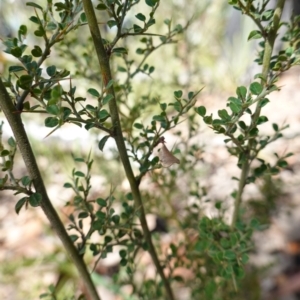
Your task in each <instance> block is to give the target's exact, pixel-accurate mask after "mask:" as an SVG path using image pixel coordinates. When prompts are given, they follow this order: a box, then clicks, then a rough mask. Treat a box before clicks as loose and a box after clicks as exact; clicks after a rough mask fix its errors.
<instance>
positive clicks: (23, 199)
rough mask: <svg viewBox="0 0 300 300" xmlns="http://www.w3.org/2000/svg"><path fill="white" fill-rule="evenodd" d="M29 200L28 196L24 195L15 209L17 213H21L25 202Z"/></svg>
mask: <svg viewBox="0 0 300 300" xmlns="http://www.w3.org/2000/svg"><path fill="white" fill-rule="evenodd" d="M27 200H28V197H24V198H22V199H20V200H19V201H18V202H17V203H16V205H15V211H16V213H17V214H19V212H20V210H21V208H22V207H23V206H24V204H25V203H26V202H27Z"/></svg>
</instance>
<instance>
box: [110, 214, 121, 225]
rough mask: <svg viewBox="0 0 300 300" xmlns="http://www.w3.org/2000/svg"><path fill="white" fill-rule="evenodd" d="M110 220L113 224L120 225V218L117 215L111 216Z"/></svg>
mask: <svg viewBox="0 0 300 300" xmlns="http://www.w3.org/2000/svg"><path fill="white" fill-rule="evenodd" d="M111 220H112V222H113V223H115V224H119V223H120V216H119V215H113V216H112V218H111Z"/></svg>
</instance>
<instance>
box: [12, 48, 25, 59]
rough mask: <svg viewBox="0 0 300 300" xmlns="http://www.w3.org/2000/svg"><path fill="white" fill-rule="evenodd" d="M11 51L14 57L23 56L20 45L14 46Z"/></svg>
mask: <svg viewBox="0 0 300 300" xmlns="http://www.w3.org/2000/svg"><path fill="white" fill-rule="evenodd" d="M10 53H11V54H12V55H13V56H14V57H17V58H19V57H21V56H22V49H21V48H20V47H14V48H11V49H10Z"/></svg>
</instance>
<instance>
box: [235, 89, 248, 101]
mask: <svg viewBox="0 0 300 300" xmlns="http://www.w3.org/2000/svg"><path fill="white" fill-rule="evenodd" d="M236 94H237V96H238V97H239V98H241V99H245V98H246V96H247V89H246V88H245V87H244V86H239V87H238V88H237V89H236Z"/></svg>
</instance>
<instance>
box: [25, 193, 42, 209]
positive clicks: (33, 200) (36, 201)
mask: <svg viewBox="0 0 300 300" xmlns="http://www.w3.org/2000/svg"><path fill="white" fill-rule="evenodd" d="M41 201H42V195H41V194H39V193H34V194H32V195H30V196H29V201H28V202H29V204H30V205H31V206H32V207H37V206H39V205H40V203H41Z"/></svg>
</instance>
